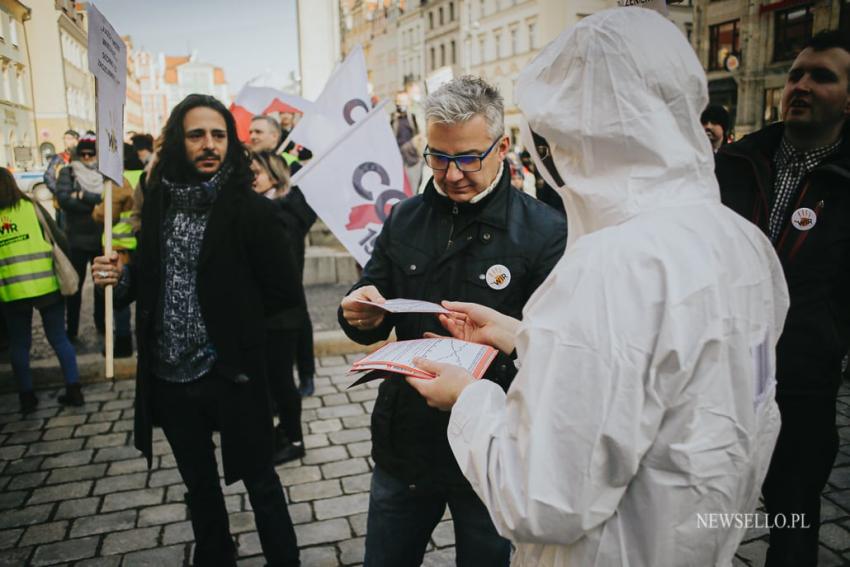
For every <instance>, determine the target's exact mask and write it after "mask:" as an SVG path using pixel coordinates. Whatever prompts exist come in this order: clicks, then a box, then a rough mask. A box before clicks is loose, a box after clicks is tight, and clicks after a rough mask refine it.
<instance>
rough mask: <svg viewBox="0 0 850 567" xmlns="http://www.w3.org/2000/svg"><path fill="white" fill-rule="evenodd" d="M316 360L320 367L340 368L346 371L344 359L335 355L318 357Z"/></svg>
mask: <svg viewBox="0 0 850 567" xmlns="http://www.w3.org/2000/svg"><path fill="white" fill-rule="evenodd" d="M318 360H319V364H320V365H321V366H322V367H327V366H341V367H343V368H345V369H346V370H347V369H348V362H346V360H345V358H344V357H342V356H337V355H334V356H321V357H319V359H318Z"/></svg>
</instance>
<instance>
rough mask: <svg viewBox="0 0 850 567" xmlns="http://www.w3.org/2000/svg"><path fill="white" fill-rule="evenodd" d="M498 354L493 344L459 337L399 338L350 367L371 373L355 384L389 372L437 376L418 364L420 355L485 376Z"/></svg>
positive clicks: (420, 376) (473, 374) (427, 377)
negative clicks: (408, 339)
mask: <svg viewBox="0 0 850 567" xmlns="http://www.w3.org/2000/svg"><path fill="white" fill-rule="evenodd" d="M496 354H497V351H496V349H494V348H493V347H490V346H486V345H479V344H476V343H470V342H466V341H461V340H459V339H451V338H436V339H415V340H411V341H398V342H395V343H389V344H387V345H384V346H383V347H381V348H379V349H378V350H376V351H375V352H373V353H372V354H370V355H368V356H366V357H365V358H362V359H360V360H358V361H357V362H355V363H354V365H353V366H352V367H351V369H350V370H349V374H356V373H363V372H367V374H365V375H364V376H362V377H361V378H360V379H359V380H357V381H356V382H354V383H353V384H352V385H351V386H356V385H358V384H363V383H364V382H369V381H370V380H375V379H377V378H387V377H389V376H388V375H389V374H396V375H398V374H400V375H403V376H413V377H414V378H424V379H431V378H434V377H435V376H434V375H433V374H431V373H429V372H425V371H424V370H421V369H419V368H416V366H414V364H413V359H414V358H416V357H418V358H424V359H427V360H431V361H433V362H443V363H446V364H452V365H455V366H460V367H461V368H463V369H464V370H466V371H467V372H469V373H470V374H472V376H474V377H475V378H481V377H482V376H484V372H486V370H487V367H489V366H490V363H491V362H493V359H494V358H496ZM351 386H349V388H350V387H351Z"/></svg>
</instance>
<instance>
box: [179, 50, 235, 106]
mask: <svg viewBox="0 0 850 567" xmlns="http://www.w3.org/2000/svg"><path fill="white" fill-rule="evenodd" d="M164 62H165V66H164V69H163V70H164V79H163V86H164V88H165V101H166V106H167V108H168V112H171V109H172V108H174V107H175V106H177V103H179V102H180V101H181V100H183V99H184V98H186V97H187V96H188V95H190V94H192V93H200V94H207V95H212V96H214V97H216V98H217V99H218V100H220V101H221V102H222V103H224V105H225V106H230V91H229V88H228V84H227V79H226V78H225V76H224V70H223V69H222V68H221V67H216V66H214V65H211V64H209V63H204V62H202V61H199V60H198V56H197V54H196V53H193V54H192V55H185V56H182V55H181V56H177V57H172V56H168V55H166V56H165V58H164Z"/></svg>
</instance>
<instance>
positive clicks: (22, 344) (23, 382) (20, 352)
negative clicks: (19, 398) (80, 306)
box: [3, 301, 80, 392]
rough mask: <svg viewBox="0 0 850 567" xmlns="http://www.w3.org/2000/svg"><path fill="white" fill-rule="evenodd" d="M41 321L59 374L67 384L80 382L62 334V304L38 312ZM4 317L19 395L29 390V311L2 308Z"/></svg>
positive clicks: (28, 308) (65, 337)
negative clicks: (57, 363)
mask: <svg viewBox="0 0 850 567" xmlns="http://www.w3.org/2000/svg"><path fill="white" fill-rule="evenodd" d="M39 312H40V313H41V320H42V322H43V323H44V333H45V334H46V335H47V341H48V342H49V343H50V346H51V347H53V352H55V353H56V356H57V358H59V365H60V366H61V367H62V374H63V376H64V377H65V383H66V384H75V383H77V382H79V381H80V373H79V370H77V354H76V353H75V352H74V347H73V346H72V345H71V342H70V341H69V340H68V335H66V334H65V303H64V302H63V301H57V302H56V303H52V304H51V305H48V306H46V307H41V308H39ZM3 314H4V315H5V316H6V326H7V327H8V330H9V358H10V359H11V361H12V371H13V372H14V373H15V377H16V378H17V379H18V387H19V389H20V391H21V392H29V391H31V390H32V372H31V370H30V347H32V307H24V306H15V307H14V308H9V307H8V306H6V305H4V309H3Z"/></svg>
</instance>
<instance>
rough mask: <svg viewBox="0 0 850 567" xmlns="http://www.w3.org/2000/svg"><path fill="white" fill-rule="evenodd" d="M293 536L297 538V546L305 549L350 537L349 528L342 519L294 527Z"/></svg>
mask: <svg viewBox="0 0 850 567" xmlns="http://www.w3.org/2000/svg"><path fill="white" fill-rule="evenodd" d="M295 535H296V536H297V538H298V545H299V546H302V547H306V546H309V545H316V544H319V543H333V542H336V541H341V540H344V539H348V538H350V537H351V528H350V527H349V526H348V522H346V521H345V520H344V519H342V518H337V519H335V520H326V521H324V522H311V523H309V524H301V525H298V526H295Z"/></svg>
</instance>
